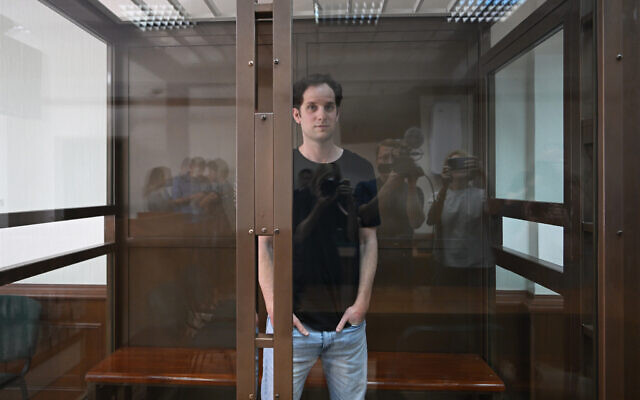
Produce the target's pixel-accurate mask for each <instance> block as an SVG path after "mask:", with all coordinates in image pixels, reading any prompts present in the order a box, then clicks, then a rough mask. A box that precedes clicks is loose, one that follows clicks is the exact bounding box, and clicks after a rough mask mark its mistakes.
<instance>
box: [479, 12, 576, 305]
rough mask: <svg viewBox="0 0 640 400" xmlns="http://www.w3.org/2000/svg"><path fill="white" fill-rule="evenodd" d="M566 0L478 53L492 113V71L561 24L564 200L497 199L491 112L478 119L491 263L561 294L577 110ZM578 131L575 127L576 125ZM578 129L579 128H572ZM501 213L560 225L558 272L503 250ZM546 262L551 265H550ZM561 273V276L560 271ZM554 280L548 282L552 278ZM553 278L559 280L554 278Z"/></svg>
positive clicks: (569, 257)
mask: <svg viewBox="0 0 640 400" xmlns="http://www.w3.org/2000/svg"><path fill="white" fill-rule="evenodd" d="M572 18H573V14H572V2H571V1H566V0H553V1H548V2H547V3H545V4H544V5H542V6H541V7H540V8H539V9H538V10H536V11H535V12H534V13H533V14H532V15H530V16H529V17H528V18H527V19H526V20H525V21H524V22H523V23H521V24H520V25H519V26H518V27H517V28H515V29H514V30H513V31H512V32H510V33H509V34H508V35H507V36H506V37H505V38H503V39H502V40H501V41H500V42H498V43H497V44H496V45H495V46H493V47H492V48H491V49H489V50H488V51H487V52H486V53H485V54H484V55H483V56H482V57H481V61H480V64H481V68H480V70H481V76H483V77H485V78H484V82H485V83H484V85H485V86H484V90H483V92H484V96H485V99H486V100H485V102H486V103H485V104H486V105H485V107H484V111H485V112H487V113H492V112H493V107H494V105H493V96H494V93H493V90H492V83H493V74H494V72H495V71H496V70H498V69H499V68H500V67H501V66H503V65H506V64H507V63H509V62H510V61H511V60H514V59H516V58H517V57H519V56H520V55H521V54H524V53H525V52H526V51H528V50H530V49H532V48H533V47H535V46H536V45H537V44H538V43H540V42H541V41H543V40H544V39H545V38H547V37H549V36H550V35H552V34H553V33H555V32H556V31H557V30H558V29H559V28H560V27H562V28H563V29H564V32H565V33H564V60H565V62H564V74H565V84H564V85H565V86H564V101H565V109H564V127H563V130H564V135H563V143H564V160H565V168H564V178H563V181H564V202H563V203H547V202H536V201H521V200H511V199H499V198H495V185H493V184H491V182H492V181H493V179H492V177H493V176H494V175H495V154H493V152H494V150H493V149H494V145H495V133H494V128H495V127H494V126H493V121H492V118H491V117H490V115H491V114H487V120H486V121H484V125H483V129H486V132H487V135H486V138H487V139H486V140H487V147H486V152H487V157H486V159H487V161H486V162H487V166H488V177H489V179H487V183H488V185H489V186H488V187H487V193H488V197H489V200H488V203H489V212H490V215H491V217H492V220H493V221H492V223H491V225H492V227H493V229H492V230H493V233H494V236H497V235H498V234H499V235H500V237H494V249H495V251H496V258H497V260H496V261H497V264H498V265H500V266H501V267H503V268H505V269H508V270H510V271H512V272H515V273H517V274H519V275H521V276H523V277H525V278H527V279H529V280H532V281H534V282H539V281H538V280H537V279H543V280H544V283H542V282H539V283H541V284H543V285H544V286H546V287H548V288H550V289H552V290H553V288H554V287H555V288H558V289H561V291H560V292H559V293H562V292H563V290H564V289H565V288H564V286H565V285H564V284H563V283H562V281H563V280H567V281H569V280H570V279H569V275H570V274H571V273H572V272H571V271H570V270H572V269H575V268H574V265H573V259H574V254H573V253H572V252H571V249H572V243H571V240H572V238H571V237H570V235H569V233H570V232H569V231H570V229H571V228H573V227H574V225H575V224H574V221H573V220H572V218H574V216H570V215H569V212H568V210H569V207H570V206H571V204H572V203H573V202H574V200H576V199H574V198H573V194H574V193H573V188H571V187H570V186H571V182H572V178H571V176H572V173H573V172H575V171H574V169H575V168H574V166H573V164H572V163H573V162H575V161H576V160H575V157H573V152H574V148H573V147H574V146H573V145H572V143H573V141H572V138H573V137H574V136H575V135H574V129H575V128H576V127H574V126H573V125H574V121H573V120H574V117H575V116H576V115H578V114H576V113H575V111H576V110H575V109H573V106H572V103H573V101H574V100H575V99H577V98H578V97H576V93H577V91H576V90H577V89H576V88H575V87H574V86H575V83H574V82H573V79H572V77H573V74H574V72H572V71H573V69H575V68H576V67H577V65H574V62H573V61H574V58H575V57H574V55H575V54H574V53H575V49H572V48H570V46H568V43H569V41H570V40H571V38H572V36H571V32H570V31H571V30H572V29H573V28H574V26H573V25H572ZM577 129H578V130H579V127H577ZM578 133H579V132H578ZM502 217H511V218H518V219H521V220H525V221H532V222H538V223H545V224H550V225H557V226H563V227H564V228H565V229H564V241H565V243H564V248H565V251H564V253H565V256H564V265H565V268H564V273H559V272H557V266H554V265H552V264H550V263H546V262H544V261H543V260H540V259H537V258H535V257H531V256H528V255H525V254H521V253H518V252H515V251H511V250H506V249H503V248H502V237H501V234H502ZM549 267H552V268H551V269H550V268H549ZM565 275H566V276H565ZM554 279H555V280H556V282H553V280H554ZM558 279H559V280H558Z"/></svg>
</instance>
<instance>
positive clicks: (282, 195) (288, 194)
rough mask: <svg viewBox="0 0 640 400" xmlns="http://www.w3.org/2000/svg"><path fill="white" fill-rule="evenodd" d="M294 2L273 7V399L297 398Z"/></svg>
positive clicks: (279, 0)
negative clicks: (294, 336)
mask: <svg viewBox="0 0 640 400" xmlns="http://www.w3.org/2000/svg"><path fill="white" fill-rule="evenodd" d="M292 8H293V6H292V1H291V0H274V4H273V57H274V66H273V114H274V122H273V123H274V125H273V128H274V147H273V150H274V157H273V158H274V161H273V163H274V165H273V171H274V174H275V176H276V177H277V179H275V180H274V190H273V193H274V204H275V207H274V223H275V228H276V229H275V230H274V231H275V232H276V234H274V238H273V243H274V267H275V273H274V274H275V276H274V306H273V309H274V311H273V314H274V321H275V325H274V371H275V373H274V394H277V395H280V396H279V398H280V399H290V398H292V395H293V379H292V372H293V346H292V336H291V334H292V324H291V315H292V312H293V300H292V286H291V283H292V245H293V244H292V227H291V225H292V218H291V210H292V198H293V177H292V174H293V168H292V163H293V151H292V134H291V107H292V94H291V92H292V75H293V71H292V61H291V60H292V54H291V24H292V23H291V11H292Z"/></svg>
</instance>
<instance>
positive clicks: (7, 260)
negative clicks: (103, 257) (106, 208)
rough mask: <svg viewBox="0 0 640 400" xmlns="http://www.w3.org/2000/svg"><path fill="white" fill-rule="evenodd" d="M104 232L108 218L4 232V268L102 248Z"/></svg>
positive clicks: (0, 251)
mask: <svg viewBox="0 0 640 400" xmlns="http://www.w3.org/2000/svg"><path fill="white" fill-rule="evenodd" d="M104 232H105V226H104V217H94V218H85V219H76V220H71V221H60V222H50V223H46V224H38V225H26V226H17V227H13V228H5V229H0V268H2V267H8V266H10V265H14V264H18V263H23V262H26V261H31V260H36V259H39V258H44V257H50V256H53V255H56V254H60V253H65V252H68V251H73V250H80V249H82V248H85V247H89V246H95V245H99V244H102V243H104V242H105V241H104ZM103 271H104V269H103ZM102 283H104V282H102Z"/></svg>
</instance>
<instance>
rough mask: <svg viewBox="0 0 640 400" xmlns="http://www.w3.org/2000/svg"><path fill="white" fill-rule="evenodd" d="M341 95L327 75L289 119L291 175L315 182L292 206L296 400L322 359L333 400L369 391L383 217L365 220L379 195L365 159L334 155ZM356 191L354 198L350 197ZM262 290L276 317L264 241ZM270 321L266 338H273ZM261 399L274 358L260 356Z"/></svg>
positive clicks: (311, 81)
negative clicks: (293, 131)
mask: <svg viewBox="0 0 640 400" xmlns="http://www.w3.org/2000/svg"><path fill="white" fill-rule="evenodd" d="M341 101H342V88H341V86H340V84H338V83H337V82H335V81H334V80H333V79H332V78H331V77H330V76H328V75H312V76H309V77H307V78H305V79H303V80H301V81H299V82H296V83H295V84H294V87H293V118H294V119H295V121H296V123H297V124H298V125H300V128H301V130H302V138H303V141H302V145H301V146H300V147H299V148H298V149H296V150H294V154H293V168H294V171H293V174H294V175H293V176H294V177H296V176H298V175H299V174H300V172H301V171H305V170H309V171H311V181H310V182H309V183H308V184H306V185H303V186H300V187H297V188H294V195H293V196H294V198H293V312H294V313H293V326H294V329H293V395H294V399H299V398H300V396H301V394H302V388H303V386H304V382H305V380H306V378H307V375H308V373H309V371H310V370H311V367H313V365H314V364H315V362H316V360H317V359H318V357H321V359H322V365H323V368H324V374H325V377H326V379H327V384H328V387H329V393H330V396H331V398H332V399H345V400H346V399H348V400H354V399H363V398H364V394H365V391H366V387H367V341H366V334H365V325H366V324H365V315H366V313H367V310H368V308H369V301H370V299H371V288H372V286H373V279H374V275H375V271H376V264H377V255H378V249H377V239H376V226H377V225H379V223H380V219H379V216H378V215H377V212H371V210H369V212H367V213H366V214H363V213H360V212H359V210H361V209H362V208H363V206H364V205H365V204H368V203H370V202H371V200H372V199H373V198H375V196H376V188H375V186H374V187H372V186H371V185H364V183H365V182H368V181H371V180H372V179H374V178H375V176H374V171H373V167H372V166H371V164H370V163H369V162H368V161H366V160H365V159H364V158H362V157H360V156H358V155H356V154H355V153H352V152H350V151H349V150H346V149H343V148H341V147H339V146H337V145H336V144H335V143H334V142H333V137H334V134H335V131H336V128H337V122H338V118H339V115H340V114H339V110H340V103H341ZM353 188H355V190H354V189H353ZM259 281H260V287H261V289H262V293H263V295H264V300H265V304H266V308H267V313H268V314H269V316H271V315H272V311H273V252H272V245H271V240H270V238H268V237H260V241H259ZM270 319H271V318H270V317H269V320H268V321H267V332H271V331H272V326H271V321H270ZM262 398H263V399H265V400H266V399H273V351H272V349H265V350H264V365H263V378H262Z"/></svg>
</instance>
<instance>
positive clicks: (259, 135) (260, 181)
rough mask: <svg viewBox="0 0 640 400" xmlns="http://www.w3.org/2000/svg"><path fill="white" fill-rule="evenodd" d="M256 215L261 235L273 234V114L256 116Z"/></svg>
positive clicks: (258, 114)
mask: <svg viewBox="0 0 640 400" xmlns="http://www.w3.org/2000/svg"><path fill="white" fill-rule="evenodd" d="M254 126H255V160H256V161H255V170H256V173H255V182H256V184H255V193H254V195H255V213H256V225H255V227H256V229H257V233H258V234H260V235H266V234H271V233H273V181H274V177H273V114H272V113H257V114H255V121H254Z"/></svg>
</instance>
